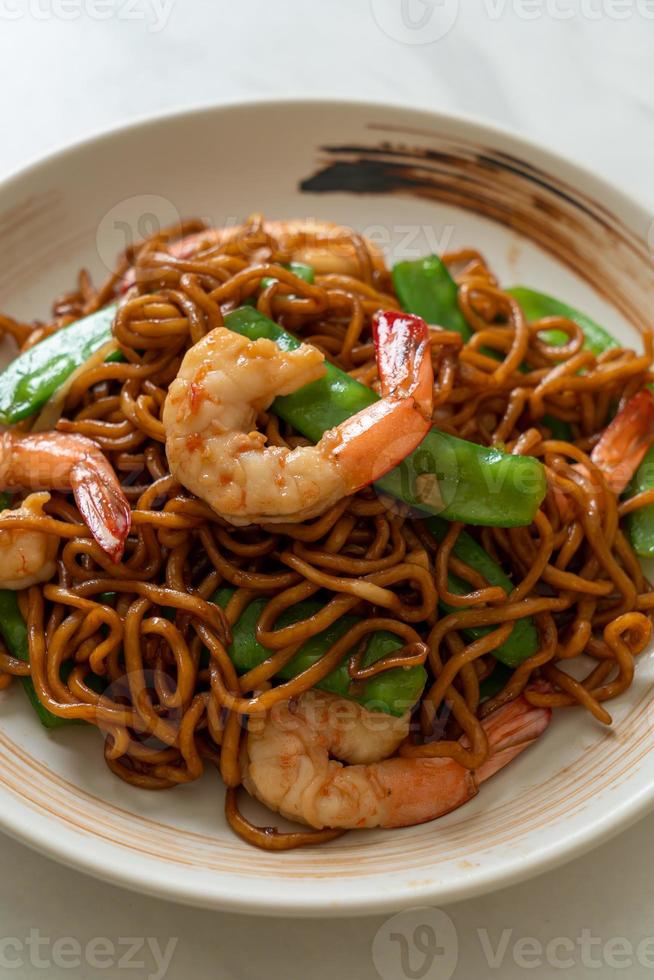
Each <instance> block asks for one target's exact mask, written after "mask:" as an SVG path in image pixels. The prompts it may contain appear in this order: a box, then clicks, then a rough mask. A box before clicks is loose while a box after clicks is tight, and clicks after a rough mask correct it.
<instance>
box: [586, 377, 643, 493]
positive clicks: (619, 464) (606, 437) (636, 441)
mask: <svg viewBox="0 0 654 980" xmlns="http://www.w3.org/2000/svg"><path fill="white" fill-rule="evenodd" d="M652 444H654V395H652V392H651V391H649V390H647V389H643V390H642V391H639V392H638V393H637V394H635V395H634V396H633V398H630V399H629V401H628V402H627V404H626V405H625V406H624V408H623V409H622V411H621V412H618V414H617V415H616V416H615V418H614V419H613V421H612V422H610V423H609V425H608V426H607V427H606V429H605V430H604V432H603V433H602V436H601V438H600V440H599V442H598V443H597V444H596V446H595V447H594V449H593V451H592V453H591V455H590V458H591V462H593V463H594V464H595V466H597V467H598V469H599V470H601V472H602V475H603V476H604V479H605V480H606V482H607V483H608V485H609V488H610V489H611V490H612V491H613V493H615V494H621V493H622V491H623V490H625V489H626V487H627V486H628V484H629V483H630V481H631V478H632V477H633V475H634V473H635V472H636V470H637V469H638V467H639V466H640V464H641V462H642V461H643V457H644V455H645V453H646V452H647V450H648V449H649V448H650V446H651V445H652Z"/></svg>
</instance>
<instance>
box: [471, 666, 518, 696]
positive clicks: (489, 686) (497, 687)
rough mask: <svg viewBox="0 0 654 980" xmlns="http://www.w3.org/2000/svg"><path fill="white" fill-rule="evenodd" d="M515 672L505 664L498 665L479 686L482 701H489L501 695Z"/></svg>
mask: <svg viewBox="0 0 654 980" xmlns="http://www.w3.org/2000/svg"><path fill="white" fill-rule="evenodd" d="M512 674H513V671H512V670H510V669H509V667H505V666H504V664H496V665H495V667H494V668H493V673H492V674H490V675H489V676H488V677H486V678H485V679H484V680H483V681H482V682H481V684H480V685H479V697H480V699H481V700H482V701H488V699H489V698H494V697H495V695H496V694H499V693H500V691H501V690H502V688H503V687H504V686H505V685H506V684H507V683H508V682H509V680H510V679H511V676H512Z"/></svg>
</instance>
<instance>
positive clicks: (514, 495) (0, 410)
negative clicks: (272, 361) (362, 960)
mask: <svg viewBox="0 0 654 980" xmlns="http://www.w3.org/2000/svg"><path fill="white" fill-rule="evenodd" d="M114 312H115V310H114V309H113V308H111V307H107V308H106V309H105V310H102V311H100V313H98V314H93V316H92V317H91V318H86V319H84V320H80V321H78V322H77V323H76V324H73V325H72V327H66V328H64V329H63V330H61V331H59V332H58V333H57V334H53V335H52V337H49V338H47V339H46V340H44V341H42V342H41V343H40V344H37V345H35V346H34V347H33V348H31V349H30V350H28V351H26V352H25V353H24V354H21V355H19V357H18V358H16V360H15V361H13V362H12V364H11V365H10V366H9V367H8V368H7V370H6V371H5V372H4V374H2V375H0V421H7V422H10V423H13V422H16V421H19V420H20V419H22V418H26V417H27V416H28V415H30V414H33V413H34V412H36V411H38V409H39V408H40V407H42V405H43V404H45V402H46V401H47V399H48V398H49V397H51V395H52V394H53V392H54V391H55V390H56V389H57V387H58V386H59V385H61V384H63V383H64V381H65V380H66V378H67V377H68V376H69V375H70V373H72V371H73V370H75V368H76V367H78V366H79V365H80V364H81V363H83V362H84V360H85V359H87V358H88V357H90V356H91V354H92V353H94V352H95V351H96V350H98V349H99V348H100V347H101V346H102V345H103V344H104V343H106V342H107V341H108V340H109V339H110V338H111V324H112V322H113V315H114ZM100 314H102V316H101V315H100ZM88 319H90V320H91V321H92V323H91V327H92V337H91V338H86V340H85V341H84V343H83V344H81V341H80V336H81V335H83V331H84V325H85V324H86V323H87V321H88ZM225 324H226V326H227V327H228V328H229V329H230V330H234V331H236V332H237V333H240V334H243V335H244V336H246V337H248V338H250V339H251V340H256V339H257V338H259V337H267V338H269V339H271V340H274V341H275V342H276V343H277V344H278V345H279V346H280V347H281V348H282V349H286V350H292V349H293V348H294V347H297V346H299V344H300V341H299V340H298V339H297V338H296V337H294V336H293V335H292V334H289V333H287V332H286V331H285V330H283V329H282V328H281V327H279V326H277V324H276V323H274V322H273V321H272V320H270V319H268V317H265V316H264V315H263V314H262V313H259V311H258V310H256V309H253V308H252V307H249V306H242V307H240V308H239V309H237V310H234V311H233V312H232V313H229V314H228V315H227V316H226V317H225ZM73 327H74V328H76V331H75V334H74V336H72V335H71V333H70V331H71V330H73ZM55 338H56V339H57V345H54V346H53V344H52V341H54V340H55ZM71 340H72V342H73V347H72V348H69V347H68V343H69V341H71ZM46 345H47V346H46ZM76 345H77V346H76ZM82 348H83V351H84V356H83V357H82V355H81V354H80V350H81V349H82ZM114 356H115V355H114ZM52 358H54V359H55V360H54V362H53V363H51V360H52ZM39 372H41V373H39ZM378 397H379V396H378V395H377V394H376V393H375V392H374V391H372V389H370V388H367V387H366V386H365V385H362V384H361V383H360V382H358V381H356V380H355V379H354V378H351V377H350V376H349V375H348V374H346V373H345V372H344V371H341V370H340V369H339V368H337V367H335V366H334V365H333V364H329V363H328V364H326V374H325V376H324V377H323V378H321V379H320V380H318V381H315V382H313V384H310V385H305V387H303V388H302V389H300V390H299V391H296V392H294V393H293V394H292V395H287V396H285V397H281V398H277V399H275V401H274V403H273V406H272V409H273V411H274V412H275V413H276V414H277V415H279V416H280V417H281V418H283V419H284V420H285V421H287V422H289V423H290V424H291V425H293V426H294V427H295V428H296V429H297V430H298V432H301V433H302V434H303V435H305V436H307V438H309V439H312V440H313V441H314V442H317V441H318V440H319V439H320V437H321V436H322V434H323V433H324V432H325V431H326V430H327V429H330V428H332V427H334V426H337V425H340V423H341V422H343V421H344V420H345V419H347V418H349V417H350V416H351V415H354V414H356V412H359V411H360V410H361V409H364V408H366V407H368V406H369V405H371V404H372V403H373V402H375V401H377V400H378ZM377 486H378V488H379V489H380V490H382V491H384V492H386V493H388V494H390V495H391V496H394V497H396V498H398V499H399V500H402V501H404V502H405V503H407V504H409V505H411V506H413V507H416V508H419V509H421V510H423V511H425V512H427V513H432V514H433V513H438V514H441V515H442V516H443V517H444V518H445V519H447V520H453V521H462V522H463V523H465V524H491V525H498V526H501V527H514V526H523V525H526V524H530V523H531V521H532V520H533V517H534V514H535V513H536V511H537V509H538V507H539V506H540V503H541V501H542V500H543V497H544V496H545V489H546V487H545V472H544V469H543V467H542V466H541V464H540V463H539V462H538V460H536V459H534V458H532V457H530V456H512V455H507V454H506V453H503V452H501V451H500V450H499V449H497V448H493V447H490V448H488V447H485V446H479V445H476V444H475V443H471V442H466V441H465V440H463V439H458V438H456V437H455V436H451V435H448V434H446V433H444V432H439V431H438V430H437V429H432V430H431V431H430V432H429V433H428V434H427V436H426V437H425V439H424V440H423V441H422V443H421V444H420V446H419V447H418V448H417V449H416V450H415V451H414V452H413V453H411V455H410V456H408V457H407V458H406V459H405V460H404V461H403V462H402V464H401V465H400V466H397V467H395V468H394V469H393V470H391V471H390V472H389V473H387V474H386V476H384V477H382V479H381V480H379V481H378V483H377Z"/></svg>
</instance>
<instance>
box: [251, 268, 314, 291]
mask: <svg viewBox="0 0 654 980" xmlns="http://www.w3.org/2000/svg"><path fill="white" fill-rule="evenodd" d="M284 268H285V269H288V271H289V272H292V273H293V275H294V276H297V277H298V279H304V281H305V282H308V283H309V285H313V280H314V276H313V267H312V266H310V265H305V264H304V262H284ZM274 282H277V279H275V278H274V276H266V277H265V278H264V279H262V280H261V288H262V289H267V288H268V286H271V285H272V284H273V283H274Z"/></svg>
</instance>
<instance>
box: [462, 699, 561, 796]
mask: <svg viewBox="0 0 654 980" xmlns="http://www.w3.org/2000/svg"><path fill="white" fill-rule="evenodd" d="M551 719H552V711H551V709H550V708H540V707H535V706H534V705H531V704H529V702H528V701H527V700H526V698H524V697H520V698H518V699H517V700H516V701H512V702H511V704H507V705H505V706H504V707H503V708H499V709H498V710H497V711H494V712H493V714H492V715H489V717H488V718H487V719H486V720H485V721H484V722H483V727H484V730H485V732H486V736H487V738H488V744H489V747H490V755H489V757H488V759H487V760H486V762H484V763H483V765H481V766H480V767H479V769H477V770H475V780H476V782H477V785H479V783H483V782H484V780H486V779H490V777H491V776H494V775H495V773H496V772H499V771H500V769H503V768H504V766H506V765H508V764H509V762H511V761H512V760H513V759H515V758H516V756H518V755H520V754H521V753H522V752H524V750H525V749H527V748H529V746H530V745H532V744H533V743H534V742H535V741H536V739H538V738H539V737H540V736H541V735H542V734H543V732H544V731H545V729H546V728H547V726H548V725H549V723H550V721H551Z"/></svg>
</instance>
